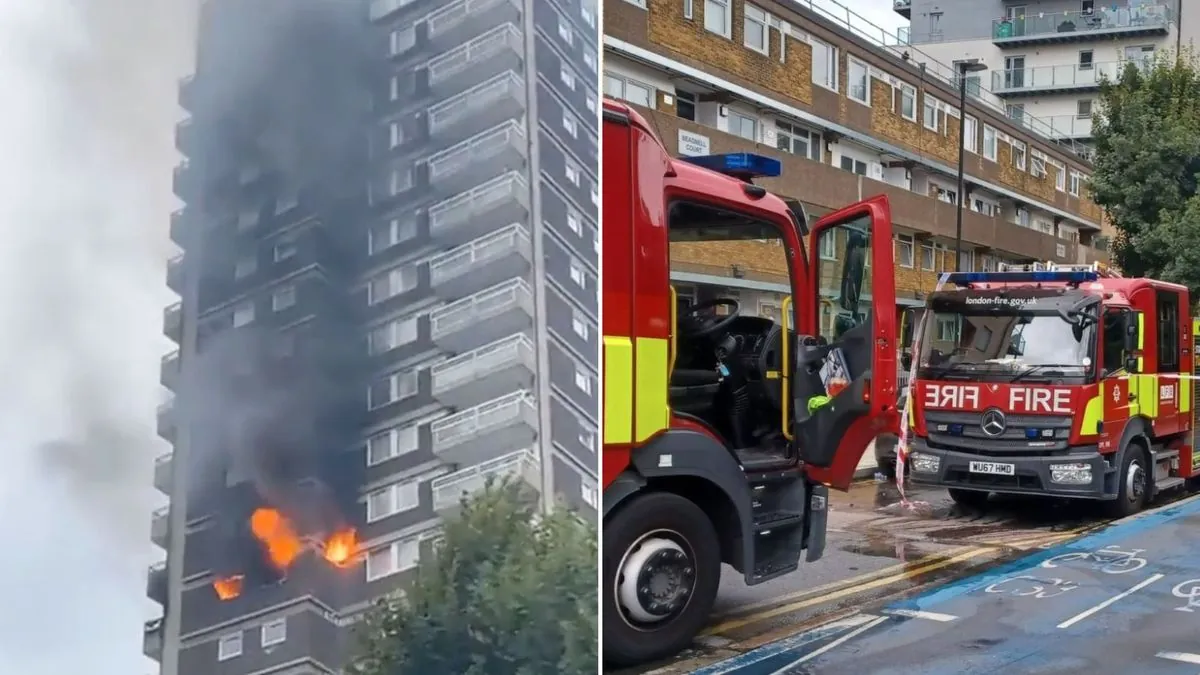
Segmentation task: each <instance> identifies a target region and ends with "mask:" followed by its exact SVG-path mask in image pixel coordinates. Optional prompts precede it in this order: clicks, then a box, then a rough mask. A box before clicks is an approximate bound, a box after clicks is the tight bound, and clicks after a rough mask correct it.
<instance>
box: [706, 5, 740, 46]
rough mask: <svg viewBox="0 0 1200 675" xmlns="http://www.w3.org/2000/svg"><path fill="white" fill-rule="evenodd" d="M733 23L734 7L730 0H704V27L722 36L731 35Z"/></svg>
mask: <svg viewBox="0 0 1200 675" xmlns="http://www.w3.org/2000/svg"><path fill="white" fill-rule="evenodd" d="M732 23H733V7H732V3H730V1H729V0H704V29H705V30H707V31H708V32H710V33H716V34H717V35H720V36H721V37H726V38H727V37H729V26H730V24H732Z"/></svg>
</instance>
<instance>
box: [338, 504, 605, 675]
mask: <svg viewBox="0 0 1200 675" xmlns="http://www.w3.org/2000/svg"><path fill="white" fill-rule="evenodd" d="M596 539H597V537H596V528H595V526H593V525H592V524H590V523H587V522H585V521H584V520H582V519H581V518H579V517H578V516H576V515H575V514H573V513H571V512H569V511H567V510H566V509H555V510H554V511H553V512H552V513H550V514H549V515H545V516H540V515H539V514H538V509H537V504H536V495H534V494H533V493H532V491H531V490H529V489H528V488H525V487H523V486H521V485H520V484H518V483H515V482H511V481H506V482H503V483H500V484H497V485H489V486H488V487H487V488H486V489H484V490H483V491H481V492H480V493H478V494H477V495H475V496H474V497H473V498H470V499H464V501H463V503H462V510H461V513H460V515H459V517H457V518H454V519H452V520H449V521H448V522H447V523H446V524H445V531H444V538H443V539H442V541H441V543H440V545H439V546H438V548H437V555H436V556H433V557H432V558H433V559H431V560H428V561H422V564H421V566H420V568H419V570H418V572H417V579H416V581H415V582H414V584H413V585H412V587H410V588H409V589H408V591H407V593H405V594H404V596H403V597H394V598H388V599H385V600H382V601H380V602H379V603H377V605H376V607H375V608H374V609H373V611H372V612H371V613H370V614H369V616H368V618H367V620H366V621H365V622H364V624H363V630H362V632H361V636H362V638H363V650H362V652H361V660H360V663H359V665H358V666H357V673H358V674H359V675H432V674H434V673H436V674H437V675H560V674H561V675H575V674H577V673H578V674H580V675H582V674H584V673H587V674H588V675H592V674H593V673H595V672H596V664H597V662H598V661H597V641H598V640H597V613H598V609H597V601H596V579H597V566H596V565H597V563H596V553H597V551H596Z"/></svg>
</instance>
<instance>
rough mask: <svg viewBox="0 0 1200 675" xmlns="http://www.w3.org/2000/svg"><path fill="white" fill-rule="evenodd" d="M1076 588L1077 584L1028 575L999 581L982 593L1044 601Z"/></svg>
mask: <svg viewBox="0 0 1200 675" xmlns="http://www.w3.org/2000/svg"><path fill="white" fill-rule="evenodd" d="M1076 588H1079V585H1078V584H1076V583H1074V582H1072V581H1067V580H1065V579H1058V578H1054V579H1040V578H1038V577H1035V576H1032V575H1029V574H1022V575H1020V576H1015V577H1008V578H1007V579H1001V580H1000V581H997V582H996V583H994V584H991V585H990V586H988V587H987V588H985V589H984V590H983V592H984V593H1003V594H1005V595H1011V596H1013V597H1017V598H1029V597H1032V598H1037V599H1039V600H1044V599H1046V598H1055V597H1058V596H1060V595H1062V594H1064V593H1067V592H1068V591H1073V590H1075V589H1076Z"/></svg>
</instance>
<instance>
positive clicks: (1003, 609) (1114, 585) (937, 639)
mask: <svg viewBox="0 0 1200 675" xmlns="http://www.w3.org/2000/svg"><path fill="white" fill-rule="evenodd" d="M1197 533H1200V496H1196V497H1191V498H1188V499H1185V500H1182V501H1177V502H1176V503H1174V504H1169V505H1166V506H1163V507H1160V508H1158V509H1155V510H1154V511H1151V512H1148V513H1145V514H1142V515H1140V516H1136V517H1134V518H1131V519H1126V520H1124V521H1122V522H1120V523H1116V524H1112V525H1110V526H1107V527H1104V528H1101V529H1099V530H1097V531H1095V532H1092V533H1090V534H1085V535H1082V536H1078V537H1076V538H1075V539H1073V540H1070V541H1065V542H1061V543H1057V544H1051V545H1049V546H1048V547H1046V548H1045V549H1042V550H1037V551H1035V552H1032V553H1028V554H1026V555H1023V556H1020V557H1017V558H1015V559H1012V558H1010V559H1009V560H1007V561H992V564H990V565H989V566H987V567H986V569H983V570H976V571H974V572H971V573H968V574H966V575H963V576H960V577H959V578H956V579H954V580H952V581H946V582H943V583H941V584H938V585H934V586H933V587H931V588H928V589H926V590H921V591H917V592H916V593H914V594H911V595H910V596H909V597H907V598H905V599H900V600H894V601H892V602H883V603H876V604H875V605H874V606H872V607H869V608H863V610H862V612H861V613H855V614H852V615H850V616H847V617H844V618H841V619H840V620H834V621H832V622H827V623H825V624H824V625H822V626H820V627H818V628H816V629H814V630H808V631H802V632H801V633H799V634H797V635H793V636H791V637H788V638H786V639H782V640H778V641H774V642H771V643H769V644H766V645H765V646H763V647H760V648H758V649H752V650H748V651H745V652H742V653H739V654H738V655H736V656H733V657H731V658H729V659H727V660H724V661H721V662H717V663H712V664H710V665H707V666H701V667H698V668H695V669H693V670H691V671H687V672H695V673H697V674H698V675H718V674H721V675H800V674H802V673H821V674H825V673H829V674H843V673H844V674H848V675H851V674H852V675H865V674H868V673H878V674H880V675H893V674H895V675H901V674H906V673H914V672H919V673H922V674H923V675H941V674H943V673H944V674H946V675H952V674H953V675H958V674H967V673H1010V672H1011V673H1080V672H1093V673H1131V672H1138V673H1188V674H1195V673H1200V639H1198V638H1197V635H1200V537H1197V536H1196V535H1197Z"/></svg>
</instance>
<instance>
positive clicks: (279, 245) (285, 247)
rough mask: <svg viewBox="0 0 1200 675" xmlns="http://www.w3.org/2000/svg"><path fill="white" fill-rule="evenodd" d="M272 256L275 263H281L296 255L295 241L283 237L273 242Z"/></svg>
mask: <svg viewBox="0 0 1200 675" xmlns="http://www.w3.org/2000/svg"><path fill="white" fill-rule="evenodd" d="M273 255H274V256H275V262H283V261H284V260H287V259H288V258H291V257H292V256H294V255H296V240H295V239H293V238H291V237H285V238H283V239H280V240H279V241H277V242H275V249H274V253H273Z"/></svg>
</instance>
